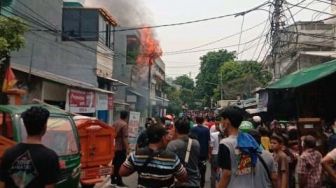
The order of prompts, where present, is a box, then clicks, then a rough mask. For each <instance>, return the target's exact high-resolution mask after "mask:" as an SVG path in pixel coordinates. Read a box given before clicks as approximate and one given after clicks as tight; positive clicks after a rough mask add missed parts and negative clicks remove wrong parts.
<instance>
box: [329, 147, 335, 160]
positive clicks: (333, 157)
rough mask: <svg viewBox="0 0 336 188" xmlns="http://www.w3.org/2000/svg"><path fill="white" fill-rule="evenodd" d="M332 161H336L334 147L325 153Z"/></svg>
mask: <svg viewBox="0 0 336 188" xmlns="http://www.w3.org/2000/svg"><path fill="white" fill-rule="evenodd" d="M327 155H328V156H329V157H330V158H332V160H334V162H336V148H335V149H333V150H332V151H331V152H329V153H328V154H327Z"/></svg>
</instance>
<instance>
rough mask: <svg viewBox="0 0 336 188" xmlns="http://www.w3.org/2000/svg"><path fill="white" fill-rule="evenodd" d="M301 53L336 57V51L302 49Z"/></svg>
mask: <svg viewBox="0 0 336 188" xmlns="http://www.w3.org/2000/svg"><path fill="white" fill-rule="evenodd" d="M299 53H300V54H302V55H310V56H320V57H330V58H336V51H302V52H299Z"/></svg>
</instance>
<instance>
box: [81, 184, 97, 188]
mask: <svg viewBox="0 0 336 188" xmlns="http://www.w3.org/2000/svg"><path fill="white" fill-rule="evenodd" d="M94 186H95V184H90V185H87V184H82V188H94Z"/></svg>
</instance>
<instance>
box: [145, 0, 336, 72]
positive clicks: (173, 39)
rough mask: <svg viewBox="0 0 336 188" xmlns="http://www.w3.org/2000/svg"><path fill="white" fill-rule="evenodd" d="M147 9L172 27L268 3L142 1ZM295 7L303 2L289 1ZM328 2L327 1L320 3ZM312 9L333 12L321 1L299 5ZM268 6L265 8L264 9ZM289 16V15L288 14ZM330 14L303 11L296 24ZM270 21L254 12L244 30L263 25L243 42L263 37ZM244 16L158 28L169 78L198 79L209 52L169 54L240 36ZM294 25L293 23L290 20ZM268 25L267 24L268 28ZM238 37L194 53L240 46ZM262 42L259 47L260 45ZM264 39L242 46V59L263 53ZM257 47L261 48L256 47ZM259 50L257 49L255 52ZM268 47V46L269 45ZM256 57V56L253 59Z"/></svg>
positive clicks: (156, 21)
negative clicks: (201, 62)
mask: <svg viewBox="0 0 336 188" xmlns="http://www.w3.org/2000/svg"><path fill="white" fill-rule="evenodd" d="M143 1H144V3H145V6H146V7H148V9H149V15H151V16H152V20H153V21H154V24H156V25H161V24H170V23H177V22H185V21H191V20H196V19H203V18H209V17H216V16H221V15H225V14H231V13H236V12H240V11H245V10H248V9H251V8H253V7H256V6H258V5H260V4H262V3H264V2H265V0H209V1H205V0H143ZM288 1H289V2H290V3H292V4H296V3H298V2H300V1H301V0H288ZM321 1H326V2H327V1H328V0H321ZM308 4H310V5H309V6H308V7H309V8H313V9H318V10H321V11H325V12H330V5H328V4H326V3H322V2H319V1H318V0H306V1H305V2H304V3H302V4H300V6H306V5H308ZM266 9H268V7H265V10H266ZM299 10H301V8H292V9H291V11H292V13H293V14H295V13H296V12H297V11H299ZM286 15H287V16H288V17H289V12H288V11H287V12H286ZM328 16H329V15H327V14H319V13H316V12H312V11H307V10H305V11H302V12H300V13H298V14H297V15H295V16H294V17H295V20H296V21H310V20H318V19H322V18H326V17H328ZM267 18H268V13H267V11H254V12H251V13H249V14H246V15H245V18H244V24H243V30H244V29H247V28H250V27H253V26H255V25H257V24H260V23H262V24H260V25H259V26H258V27H256V28H255V29H252V30H250V31H248V32H244V33H243V34H242V36H241V43H246V42H247V41H250V40H252V39H255V38H257V37H258V36H260V35H262V31H264V28H265V27H266V28H267V29H269V27H270V26H269V22H267V23H263V22H264V21H265V20H266V19H267ZM242 20H243V17H242V16H239V17H228V18H221V19H217V20H212V21H207V22H201V23H194V24H190V25H182V26H174V27H163V28H157V29H156V33H157V35H158V39H159V41H160V44H161V47H162V50H163V52H164V54H163V57H162V58H163V60H164V61H165V63H166V74H167V76H171V77H176V76H179V75H183V74H188V75H189V73H190V74H191V77H192V78H195V76H196V75H197V73H198V72H199V65H200V61H199V58H200V57H201V56H202V55H204V54H206V53H207V51H202V52H197V53H185V54H179V55H176V54H175V55H168V54H166V53H167V52H172V51H179V50H184V49H190V48H193V47H197V46H199V45H203V44H206V43H209V42H211V41H215V40H218V39H221V38H223V37H225V36H228V35H231V34H235V33H239V32H240V31H241V26H242ZM289 22H292V21H289ZM265 24H267V25H265ZM239 36H240V35H239V34H238V35H236V36H234V37H231V38H228V39H226V40H222V41H220V42H217V43H215V44H212V45H208V46H204V47H202V48H196V49H194V50H192V51H197V50H203V49H212V48H217V47H225V46H230V45H236V44H238V43H239ZM258 42H259V45H258ZM263 42H264V38H262V39H261V40H260V41H259V40H255V41H254V42H251V43H248V44H247V45H244V44H242V45H240V47H239V52H240V55H239V56H238V59H240V60H250V59H254V60H256V59H257V56H258V55H259V53H260V51H261V47H262V44H263ZM257 47H258V48H257ZM256 48H257V50H256ZM267 48H268V46H267ZM267 48H266V47H265V48H264V50H263V51H262V53H261V56H260V58H259V59H262V58H263V57H264V55H265V53H266V50H267ZM226 49H228V50H232V51H234V50H235V51H238V46H234V47H228V48H226ZM253 55H254V57H253Z"/></svg>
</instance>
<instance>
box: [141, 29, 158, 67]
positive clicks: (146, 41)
mask: <svg viewBox="0 0 336 188" xmlns="http://www.w3.org/2000/svg"><path fill="white" fill-rule="evenodd" d="M139 32H140V53H139V55H138V57H137V60H136V62H137V63H138V64H150V65H151V64H153V62H154V60H155V59H156V58H158V57H160V56H161V55H162V50H161V47H160V44H159V41H158V40H156V39H155V38H154V35H153V33H152V30H151V29H150V28H145V29H141V30H140V31H139Z"/></svg>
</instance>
